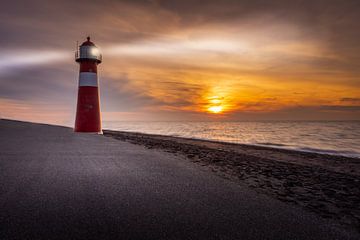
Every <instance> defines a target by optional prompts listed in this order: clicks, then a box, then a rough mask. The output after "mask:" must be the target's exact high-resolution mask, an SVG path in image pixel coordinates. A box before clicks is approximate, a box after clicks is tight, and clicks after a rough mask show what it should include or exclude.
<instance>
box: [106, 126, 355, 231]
mask: <svg viewBox="0 0 360 240" xmlns="http://www.w3.org/2000/svg"><path fill="white" fill-rule="evenodd" d="M104 135H105V136H111V137H113V138H115V139H119V140H122V141H127V142H130V143H134V144H140V145H144V146H146V147H147V148H155V149H161V150H163V151H167V152H170V153H174V154H181V155H183V156H185V157H186V158H187V159H189V160H190V161H192V162H195V163H197V164H199V165H201V166H204V167H206V168H208V169H209V170H210V171H212V172H214V173H215V174H217V175H219V176H222V177H224V178H226V179H230V180H232V181H234V182H236V183H238V184H240V185H243V186H246V187H249V188H253V189H255V190H256V191H259V192H261V193H265V194H267V195H269V196H272V197H274V198H276V199H278V200H280V201H283V202H288V203H290V204H294V205H299V206H302V207H303V208H304V209H307V210H310V211H312V212H314V213H316V214H318V215H319V216H321V217H322V218H330V219H334V220H336V221H337V222H339V223H340V224H342V225H345V226H348V227H350V228H354V229H360V204H359V203H360V159H359V158H350V157H345V156H335V155H326V154H318V153H309V152H300V151H292V150H284V149H276V148H270V147H260V146H251V145H244V144H231V143H224V142H216V141H206V140H198V139H188V138H180V137H171V136H162V135H151V134H142V133H131V132H119V131H110V130H106V131H104Z"/></svg>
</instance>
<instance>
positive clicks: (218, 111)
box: [208, 106, 223, 113]
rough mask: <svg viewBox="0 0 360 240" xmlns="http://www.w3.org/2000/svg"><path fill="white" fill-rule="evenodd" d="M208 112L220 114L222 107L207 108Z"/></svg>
mask: <svg viewBox="0 0 360 240" xmlns="http://www.w3.org/2000/svg"><path fill="white" fill-rule="evenodd" d="M208 110H209V112H211V113H221V112H222V110H223V107H222V106H212V107H209V108H208Z"/></svg>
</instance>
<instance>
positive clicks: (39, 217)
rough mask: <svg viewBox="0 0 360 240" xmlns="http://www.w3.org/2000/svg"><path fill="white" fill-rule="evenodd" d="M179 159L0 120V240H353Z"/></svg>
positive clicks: (315, 219) (99, 137)
mask: <svg viewBox="0 0 360 240" xmlns="http://www.w3.org/2000/svg"><path fill="white" fill-rule="evenodd" d="M359 238H360V237H359V235H358V234H357V233H355V232H351V231H347V230H344V229H342V228H341V227H338V225H336V224H334V223H333V222H331V221H326V220H324V219H320V218H318V217H317V216H316V215H313V214H312V213H308V212H306V211H304V210H303V209H301V208H300V207H295V206H291V205H288V204H286V203H283V202H280V201H278V200H275V199H272V198H269V197H267V196H264V195H262V194H258V193H256V192H254V191H252V190H250V189H247V188H245V187H241V186H239V185H238V184H235V183H233V182H231V181H229V180H226V179H222V178H220V177H218V176H215V175H214V174H212V173H211V172H210V171H208V170H206V169H205V168H203V167H201V166H198V165H196V164H194V163H191V162H190V161H188V160H186V159H184V158H183V157H181V156H175V155H173V154H170V153H166V152H161V151H159V150H153V149H146V148H144V147H142V146H139V145H133V144H130V143H126V142H121V141H118V140H115V139H112V138H107V137H104V136H102V135H94V134H75V133H73V132H72V129H70V128H66V127H58V126H50V125H41V124H30V123H24V122H15V121H8V120H0V239H4V240H7V239H276V240H280V239H317V240H320V239H326V240H330V239H359Z"/></svg>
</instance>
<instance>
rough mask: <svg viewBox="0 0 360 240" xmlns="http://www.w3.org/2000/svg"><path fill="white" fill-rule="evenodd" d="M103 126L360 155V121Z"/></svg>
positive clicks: (114, 122)
mask: <svg viewBox="0 0 360 240" xmlns="http://www.w3.org/2000/svg"><path fill="white" fill-rule="evenodd" d="M103 128H104V129H111V130H119V131H128V132H139V133H149V134H159V135H167V136H176V137H184V138H193V139H204V140H212V141H219V142H230V143H240V144H247V145H257V146H268V147H274V148H283V149H293V150H298V151H304V152H316V153H324V154H332V155H342V156H348V157H356V158H360V121H342V122H339V121H314V122H309V121H271V122H122V121H108V122H104V123H103Z"/></svg>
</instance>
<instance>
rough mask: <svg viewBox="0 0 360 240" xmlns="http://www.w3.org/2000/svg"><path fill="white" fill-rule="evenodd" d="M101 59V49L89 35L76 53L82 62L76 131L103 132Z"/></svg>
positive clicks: (76, 56)
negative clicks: (100, 88)
mask: <svg viewBox="0 0 360 240" xmlns="http://www.w3.org/2000/svg"><path fill="white" fill-rule="evenodd" d="M101 60H102V56H101V54H100V51H99V49H98V48H97V47H96V46H95V44H94V43H92V42H91V41H90V37H87V41H85V42H83V44H81V46H80V47H79V49H78V50H77V51H76V53H75V61H76V62H78V63H79V64H80V73H79V90H78V99H77V110H76V120H75V132H91V133H101V132H102V131H101V116H100V97H99V87H98V86H99V81H98V77H97V65H98V64H100V63H101Z"/></svg>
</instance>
